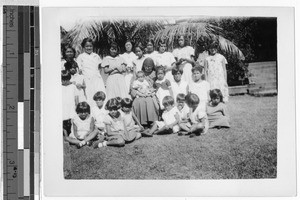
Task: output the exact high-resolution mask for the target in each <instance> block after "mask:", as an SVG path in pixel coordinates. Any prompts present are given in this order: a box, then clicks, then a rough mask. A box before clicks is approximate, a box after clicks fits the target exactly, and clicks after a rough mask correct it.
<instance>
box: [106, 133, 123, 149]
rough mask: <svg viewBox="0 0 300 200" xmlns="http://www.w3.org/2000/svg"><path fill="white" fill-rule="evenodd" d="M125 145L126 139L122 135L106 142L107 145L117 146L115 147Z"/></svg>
mask: <svg viewBox="0 0 300 200" xmlns="http://www.w3.org/2000/svg"><path fill="white" fill-rule="evenodd" d="M124 145H125V140H124V139H123V138H122V136H118V137H113V138H111V139H109V140H108V141H107V142H106V146H115V147H123V146H124Z"/></svg>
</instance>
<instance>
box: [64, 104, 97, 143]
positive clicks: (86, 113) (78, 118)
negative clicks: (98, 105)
mask: <svg viewBox="0 0 300 200" xmlns="http://www.w3.org/2000/svg"><path fill="white" fill-rule="evenodd" d="M76 113H77V115H75V117H74V119H73V120H72V123H73V132H72V133H71V134H70V136H69V140H68V142H69V143H70V144H76V145H77V147H78V148H81V147H83V146H85V145H90V144H91V140H93V139H94V138H95V137H96V136H97V134H98V130H97V129H95V123H94V118H93V117H92V116H91V115H90V106H89V104H88V103H86V102H80V103H79V104H78V105H77V107H76Z"/></svg>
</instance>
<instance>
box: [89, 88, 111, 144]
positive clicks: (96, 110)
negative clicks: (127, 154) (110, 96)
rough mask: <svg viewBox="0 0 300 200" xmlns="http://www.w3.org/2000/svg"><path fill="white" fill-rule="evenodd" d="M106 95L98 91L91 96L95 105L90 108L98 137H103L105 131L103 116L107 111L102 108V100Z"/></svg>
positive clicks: (103, 100)
mask: <svg viewBox="0 0 300 200" xmlns="http://www.w3.org/2000/svg"><path fill="white" fill-rule="evenodd" d="M105 99H106V95H105V93H104V92H102V91H98V92H96V93H95V95H94V96H93V100H94V101H95V102H96V106H94V107H93V108H92V116H93V118H94V119H95V126H96V128H97V129H98V131H99V134H98V139H100V138H103V139H104V135H105V133H106V129H105V124H104V118H105V116H106V115H107V114H108V111H107V110H105V109H104V102H105Z"/></svg>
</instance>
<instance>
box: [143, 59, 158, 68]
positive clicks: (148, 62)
mask: <svg viewBox="0 0 300 200" xmlns="http://www.w3.org/2000/svg"><path fill="white" fill-rule="evenodd" d="M145 65H152V71H154V70H155V64H154V61H153V59H152V58H150V57H148V58H146V59H145V60H144V62H143V65H142V71H145Z"/></svg>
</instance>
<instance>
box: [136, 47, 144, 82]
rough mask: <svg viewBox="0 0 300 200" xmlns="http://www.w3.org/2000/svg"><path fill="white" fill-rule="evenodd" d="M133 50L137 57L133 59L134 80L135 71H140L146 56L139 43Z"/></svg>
mask: <svg viewBox="0 0 300 200" xmlns="http://www.w3.org/2000/svg"><path fill="white" fill-rule="evenodd" d="M134 50H135V55H136V56H137V58H136V59H135V60H134V61H133V71H134V73H133V74H134V76H135V77H134V80H135V79H136V73H137V72H139V71H142V66H143V63H144V60H145V58H146V56H145V55H144V53H143V47H142V46H141V45H138V46H136V47H135V48H134Z"/></svg>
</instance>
